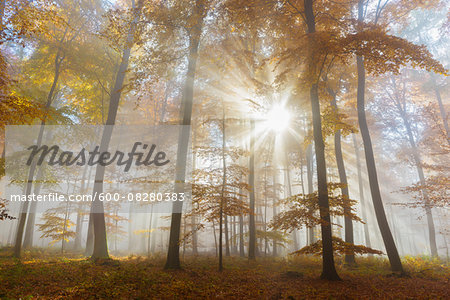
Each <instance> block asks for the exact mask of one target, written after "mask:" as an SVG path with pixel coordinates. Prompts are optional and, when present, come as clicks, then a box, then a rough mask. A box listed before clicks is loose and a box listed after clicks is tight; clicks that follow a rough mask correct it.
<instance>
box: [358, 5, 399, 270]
mask: <svg viewBox="0 0 450 300" xmlns="http://www.w3.org/2000/svg"><path fill="white" fill-rule="evenodd" d="M363 12H364V0H359V2H358V20H359V21H360V22H363ZM356 65H357V73H358V89H357V96H356V97H357V109H358V123H359V129H360V131H361V136H362V139H363V143H364V153H365V157H366V164H367V173H368V175H369V185H370V192H371V194H372V202H373V206H374V209H375V215H376V217H377V222H378V227H379V228H380V232H381V236H382V238H383V242H384V245H385V247H386V252H387V255H388V257H389V262H390V263H391V268H392V270H393V271H395V272H402V273H403V266H402V262H401V260H400V256H399V255H398V251H397V246H396V245H395V242H394V238H393V237H392V233H391V229H390V228H389V224H388V222H387V218H386V212H385V211H384V206H383V200H382V199H381V193H380V186H379V184H378V177H377V169H376V165H375V158H374V155H373V148H372V140H371V138H370V133H369V127H368V126H367V120H366V111H365V107H364V105H365V103H364V102H365V100H364V98H365V96H364V94H365V86H366V74H365V73H366V70H365V67H364V60H363V57H361V56H359V55H358V56H357V57H356Z"/></svg>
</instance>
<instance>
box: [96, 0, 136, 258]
mask: <svg viewBox="0 0 450 300" xmlns="http://www.w3.org/2000/svg"><path fill="white" fill-rule="evenodd" d="M142 5H143V1H142V0H139V2H138V5H137V7H136V5H135V2H134V0H133V1H132V7H133V10H134V18H133V20H132V22H131V24H130V28H129V30H128V34H127V38H126V41H125V45H124V49H123V53H122V61H121V63H120V66H119V70H118V72H117V76H116V80H115V83H114V88H113V90H112V91H111V97H110V101H109V109H108V118H107V120H106V126H105V128H104V130H103V134H102V140H101V143H100V150H99V151H100V153H103V152H106V151H107V150H108V146H109V142H110V140H111V136H112V131H113V125H114V124H115V121H116V116H117V111H118V109H119V101H120V96H121V94H122V88H123V82H124V79H125V75H126V71H127V69H128V61H129V59H130V53H131V47H132V46H133V43H134V33H135V31H136V26H137V22H138V21H139V17H140V14H141V8H142ZM104 177H105V166H102V165H98V166H97V168H96V170H95V183H94V191H93V194H94V195H97V197H95V198H94V201H93V202H92V208H93V211H92V213H93V214H92V215H91V218H92V220H93V230H94V249H93V252H92V256H91V258H92V259H94V260H95V259H101V258H109V254H108V246H107V239H106V225H105V213H104V207H103V202H102V201H99V200H98V195H100V194H101V193H102V192H103V180H104Z"/></svg>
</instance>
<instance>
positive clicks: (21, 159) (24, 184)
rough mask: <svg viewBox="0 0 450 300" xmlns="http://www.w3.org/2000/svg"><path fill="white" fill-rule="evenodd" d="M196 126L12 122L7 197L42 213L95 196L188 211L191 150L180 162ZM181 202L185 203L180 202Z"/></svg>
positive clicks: (137, 208)
mask: <svg viewBox="0 0 450 300" xmlns="http://www.w3.org/2000/svg"><path fill="white" fill-rule="evenodd" d="M189 130H190V128H189V126H178V125H160V126H79V125H71V126H52V125H44V126H41V125H36V126H26V125H24V126H7V128H6V142H7V143H6V164H5V169H6V176H5V177H6V181H7V184H6V186H7V189H6V193H5V198H6V199H8V200H9V201H10V205H11V209H13V208H14V205H16V206H18V205H20V204H21V203H24V202H37V203H39V204H38V209H37V211H38V212H44V211H46V210H48V209H51V208H53V207H55V206H56V205H61V203H71V204H66V205H75V204H80V205H82V203H84V204H86V205H87V203H90V202H93V201H95V200H98V201H102V202H105V203H106V202H111V203H112V204H108V205H114V207H115V208H114V209H117V210H119V211H123V212H128V211H130V210H133V211H134V212H144V213H148V212H159V213H171V212H181V211H178V210H180V209H181V208H182V209H186V208H187V207H189V203H190V195H191V188H190V183H191V182H190V179H191V163H192V158H190V157H191V155H190V154H191V153H190V151H188V159H186V160H184V161H180V162H177V150H178V142H179V140H180V136H181V135H182V134H189ZM105 136H107V138H105ZM188 149H190V147H188ZM180 178H182V179H183V180H179V179H180ZM177 201H183V202H184V203H186V205H183V206H180V205H173V203H174V202H177ZM105 205H106V204H105ZM21 207H23V205H22V206H21ZM93 207H94V209H95V206H93ZM17 209H20V210H22V208H20V207H17ZM174 209H175V210H177V211H175V210H174ZM100 212H101V211H100ZM94 213H95V211H94Z"/></svg>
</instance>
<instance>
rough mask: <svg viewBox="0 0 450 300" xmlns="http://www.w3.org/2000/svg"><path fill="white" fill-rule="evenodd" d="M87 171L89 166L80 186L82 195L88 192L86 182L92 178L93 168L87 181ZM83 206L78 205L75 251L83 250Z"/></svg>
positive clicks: (84, 172) (85, 169)
mask: <svg viewBox="0 0 450 300" xmlns="http://www.w3.org/2000/svg"><path fill="white" fill-rule="evenodd" d="M87 170H88V166H86V167H85V168H84V170H83V175H82V177H81V184H80V192H81V193H85V192H86V181H89V179H90V178H91V170H92V168H89V175H88V179H87V180H86V174H87ZM81 206H82V204H81V203H78V211H77V224H76V228H75V241H74V245H73V248H74V250H75V251H77V250H80V249H81V238H82V233H83V220H84V216H83V210H82V207H81Z"/></svg>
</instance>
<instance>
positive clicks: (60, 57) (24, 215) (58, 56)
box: [13, 26, 69, 258]
mask: <svg viewBox="0 0 450 300" xmlns="http://www.w3.org/2000/svg"><path fill="white" fill-rule="evenodd" d="M68 29H69V27H68V26H66V30H65V32H64V34H63V37H62V38H61V40H60V42H59V44H60V46H59V48H58V51H57V52H56V56H55V72H54V77H53V83H52V86H51V88H50V92H49V93H48V95H47V103H46V105H45V109H46V110H48V109H49V108H50V106H51V105H52V102H53V96H54V94H55V90H56V86H57V83H58V79H59V75H60V71H61V64H62V62H63V61H64V58H65V55H64V54H63V53H62V50H61V48H62V43H63V42H64V39H65V37H66V34H67V31H68ZM44 125H45V121H42V123H41V127H40V129H39V135H38V138H37V141H36V145H37V146H38V147H40V146H41V144H42V139H43V135H44ZM36 163H37V161H36V160H34V161H33V162H32V164H31V166H30V169H29V172H28V180H27V183H26V188H25V195H26V197H28V196H29V195H30V194H31V187H32V184H33V179H34V173H35V171H36ZM28 206H29V202H28V201H25V202H24V203H23V207H22V211H21V212H20V215H19V224H18V226H17V233H16V241H15V245H14V254H13V255H14V257H17V258H19V257H20V254H21V251H22V239H23V232H24V229H25V221H26V219H27V213H28Z"/></svg>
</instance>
